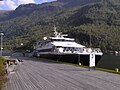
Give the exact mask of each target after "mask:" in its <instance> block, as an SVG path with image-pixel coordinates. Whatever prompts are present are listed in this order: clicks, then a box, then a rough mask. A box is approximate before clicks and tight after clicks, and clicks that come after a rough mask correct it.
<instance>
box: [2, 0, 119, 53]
mask: <svg viewBox="0 0 120 90" xmlns="http://www.w3.org/2000/svg"><path fill="white" fill-rule="evenodd" d="M1 17H2V18H1ZM54 24H55V25H56V27H57V30H58V31H61V32H63V33H68V34H69V36H70V37H73V38H75V39H76V41H77V42H79V43H81V44H83V45H86V46H88V47H89V40H90V38H89V35H91V40H92V47H100V48H101V49H102V50H104V51H106V50H120V0H58V1H54V2H50V3H44V4H27V5H20V6H19V7H18V8H17V9H16V10H15V11H11V12H8V13H7V14H2V15H0V31H1V32H4V33H5V36H4V49H5V50H13V49H14V50H16V49H17V50H19V49H23V50H32V49H33V45H34V43H35V42H36V41H39V40H42V39H43V37H44V36H50V35H52V33H53V26H54ZM20 43H24V45H23V46H22V47H21V45H20Z"/></svg>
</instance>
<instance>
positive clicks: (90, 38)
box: [89, 29, 91, 48]
mask: <svg viewBox="0 0 120 90" xmlns="http://www.w3.org/2000/svg"><path fill="white" fill-rule="evenodd" d="M89 37H90V42H89V43H90V48H91V29H90V33H89Z"/></svg>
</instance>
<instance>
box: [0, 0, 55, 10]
mask: <svg viewBox="0 0 120 90" xmlns="http://www.w3.org/2000/svg"><path fill="white" fill-rule="evenodd" d="M51 1H56V0H0V10H15V9H16V8H17V7H18V6H19V5H21V4H28V3H36V4H41V3H44V2H51Z"/></svg>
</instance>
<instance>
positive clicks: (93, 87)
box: [4, 58, 120, 90]
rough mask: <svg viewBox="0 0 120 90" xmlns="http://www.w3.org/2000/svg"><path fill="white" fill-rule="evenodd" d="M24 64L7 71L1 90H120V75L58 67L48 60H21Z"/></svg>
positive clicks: (73, 67) (67, 66)
mask: <svg viewBox="0 0 120 90" xmlns="http://www.w3.org/2000/svg"><path fill="white" fill-rule="evenodd" d="M21 59H22V60H23V61H24V63H22V64H19V65H16V66H15V70H14V72H10V73H9V75H8V77H9V79H10V80H9V81H8V82H7V84H6V86H5V88H4V90H119V89H120V75H119V74H113V73H108V72H103V71H98V70H95V71H94V70H91V71H89V70H88V69H87V68H82V67H76V66H72V65H66V64H61V63H57V62H53V61H49V60H43V59H40V60H37V59H35V58H21Z"/></svg>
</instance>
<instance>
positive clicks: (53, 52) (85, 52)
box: [34, 26, 103, 66]
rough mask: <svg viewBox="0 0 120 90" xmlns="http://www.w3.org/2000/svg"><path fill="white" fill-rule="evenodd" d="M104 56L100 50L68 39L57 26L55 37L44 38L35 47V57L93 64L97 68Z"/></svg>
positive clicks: (86, 64)
mask: <svg viewBox="0 0 120 90" xmlns="http://www.w3.org/2000/svg"><path fill="white" fill-rule="evenodd" d="M102 55H103V53H102V51H101V50H100V48H87V47H86V46H84V45H81V44H78V43H77V42H75V39H74V38H68V35H67V34H62V33H61V32H60V33H59V32H57V30H56V27H55V26H54V35H53V36H52V37H44V38H43V40H42V41H40V42H37V44H36V46H35V47H34V56H37V57H40V58H47V59H52V60H56V61H62V62H70V63H75V64H80V65H85V66H91V65H92V64H93V66H96V65H97V63H98V62H99V60H100V58H101V57H102ZM91 58H92V59H91ZM91 60H92V61H91ZM90 64H91V65H90Z"/></svg>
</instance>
